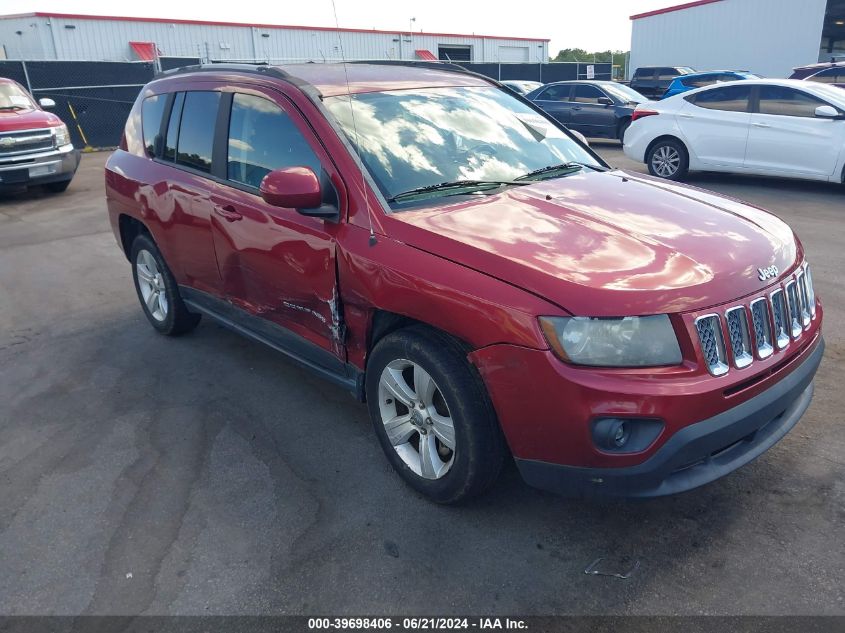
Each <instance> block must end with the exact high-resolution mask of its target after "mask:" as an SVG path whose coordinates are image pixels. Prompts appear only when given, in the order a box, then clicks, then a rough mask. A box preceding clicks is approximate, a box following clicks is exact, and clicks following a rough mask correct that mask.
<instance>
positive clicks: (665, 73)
mask: <svg viewBox="0 0 845 633" xmlns="http://www.w3.org/2000/svg"><path fill="white" fill-rule="evenodd" d="M680 74H681V73H680V72H679V71H678V69H677V68H658V69H657V80H658V81H661V80H663V81H665V80H667V79H674V78H675V77H677V76H678V75H680Z"/></svg>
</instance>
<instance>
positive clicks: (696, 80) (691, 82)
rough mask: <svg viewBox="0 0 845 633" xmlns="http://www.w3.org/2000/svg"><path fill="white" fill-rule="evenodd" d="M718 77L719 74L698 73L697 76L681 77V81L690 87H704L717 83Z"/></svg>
mask: <svg viewBox="0 0 845 633" xmlns="http://www.w3.org/2000/svg"><path fill="white" fill-rule="evenodd" d="M717 79H718V75H698V76H697V77H687V78H686V79H681V83H682V84H684V85H685V86H687V87H689V88H704V86H709V85H710V84H714V83H716V80H717Z"/></svg>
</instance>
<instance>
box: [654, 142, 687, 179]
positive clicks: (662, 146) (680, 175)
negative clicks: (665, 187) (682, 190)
mask: <svg viewBox="0 0 845 633" xmlns="http://www.w3.org/2000/svg"><path fill="white" fill-rule="evenodd" d="M646 164H647V165H648V173H650V174H651V175H652V176H657V177H658V178H664V179H665V180H683V179H684V178H685V177H686V175H687V172H688V171H689V153H688V152H687V148H686V147H684V144H683V143H681V142H680V141H679V140H677V139H673V138H667V139H662V140H659V141H657V142H656V143H655V144H654V145H652V146H651V148H650V149H649V151H648V154H647V155H646Z"/></svg>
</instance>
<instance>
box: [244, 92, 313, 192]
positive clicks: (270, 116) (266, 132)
mask: <svg viewBox="0 0 845 633" xmlns="http://www.w3.org/2000/svg"><path fill="white" fill-rule="evenodd" d="M227 156H228V158H227V163H228V165H227V177H228V179H229V180H232V181H234V182H239V183H241V184H244V185H248V186H250V187H258V185H260V184H261V179H262V178H264V176H265V175H266V174H267V172H270V171H272V170H274V169H280V168H282V167H300V166H303V167H310V168H311V169H313V170H314V172H315V173H316V174H317V175H318V176H319V174H320V170H321V165H320V161H319V159H318V158H317V156H316V155H315V154H314V152H313V150H312V149H311V146H310V145H308V141H306V140H305V137H304V136H302V134H301V133H300V132H299V130H298V129H297V127H296V125H295V124H294V122H293V121H291V119H290V117H289V116H288V115H287V113H286V112H285V111H284V110H282V109H281V108H280V107H279V106H277V105H276V104H275V103H273V102H272V101H270V100H268V99H264V98H262V97H256V96H253V95H246V94H236V95H235V96H234V98H233V100H232V114H231V117H230V119H229V144H228V150H227Z"/></svg>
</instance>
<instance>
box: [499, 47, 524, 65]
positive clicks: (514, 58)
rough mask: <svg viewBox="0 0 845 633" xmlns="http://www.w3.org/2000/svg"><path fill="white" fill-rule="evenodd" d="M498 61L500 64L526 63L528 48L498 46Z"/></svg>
mask: <svg viewBox="0 0 845 633" xmlns="http://www.w3.org/2000/svg"><path fill="white" fill-rule="evenodd" d="M499 61H500V62H503V63H504V62H527V61H530V60H529V59H528V47H527V46H500V47H499Z"/></svg>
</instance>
